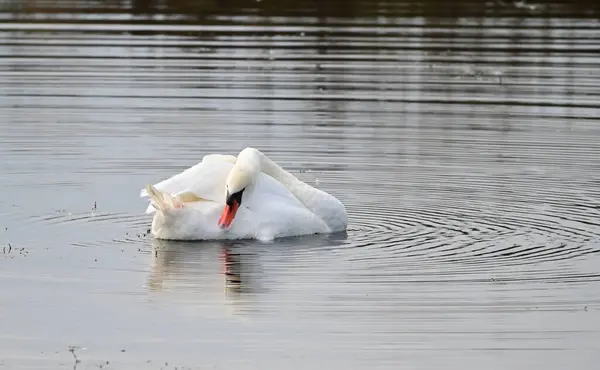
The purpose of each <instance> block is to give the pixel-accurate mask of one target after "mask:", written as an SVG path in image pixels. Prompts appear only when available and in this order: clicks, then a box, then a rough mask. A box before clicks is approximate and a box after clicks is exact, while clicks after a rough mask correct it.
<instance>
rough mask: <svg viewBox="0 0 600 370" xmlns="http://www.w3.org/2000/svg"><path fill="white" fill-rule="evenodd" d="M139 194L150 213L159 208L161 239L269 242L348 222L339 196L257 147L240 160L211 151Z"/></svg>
mask: <svg viewBox="0 0 600 370" xmlns="http://www.w3.org/2000/svg"><path fill="white" fill-rule="evenodd" d="M242 194H243V195H242ZM141 196H142V197H145V196H149V197H150V205H149V206H148V209H147V210H146V213H154V212H156V214H155V215H154V219H153V220H152V228H151V231H152V235H153V236H154V237H156V238H158V239H178V240H209V239H210V240H214V239H260V240H271V239H274V238H278V237H285V236H299V235H309V234H319V233H332V232H338V231H344V230H345V229H346V226H347V224H348V216H347V213H346V209H345V208H344V205H343V204H342V203H341V202H340V201H339V200H338V199H336V198H335V197H333V196H332V195H330V194H327V193H326V192H324V191H322V190H319V189H316V188H314V187H312V186H310V185H308V184H306V183H304V182H302V181H300V180H299V179H297V178H296V177H295V176H294V175H292V174H290V173H289V172H287V171H285V170H283V169H282V168H281V167H279V166H278V165H277V164H275V163H274V162H273V161H272V160H271V159H269V158H268V157H267V156H265V155H264V154H263V153H261V152H260V151H258V150H256V149H254V148H246V149H244V150H243V151H241V152H240V153H239V154H238V156H237V158H236V157H234V156H230V155H220V154H211V155H207V156H205V157H204V158H203V159H202V161H201V162H200V163H198V164H197V165H195V166H193V167H191V168H189V169H187V170H185V171H183V172H181V173H179V174H177V175H175V176H173V177H171V178H169V179H166V180H164V181H162V182H160V183H158V184H156V185H153V186H150V185H149V186H148V187H147V188H146V189H144V190H142V192H141ZM238 198H239V199H238ZM226 200H227V204H226ZM231 201H233V203H231ZM238 202H239V203H238ZM234 203H235V209H231V208H233V206H232V207H229V205H230V204H234ZM220 218H221V219H220ZM225 219H227V220H226V222H224V221H223V220H225ZM223 223H225V224H226V226H227V227H228V229H223V227H224V226H223ZM229 223H230V224H229Z"/></svg>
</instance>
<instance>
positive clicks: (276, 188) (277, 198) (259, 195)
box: [246, 172, 306, 209]
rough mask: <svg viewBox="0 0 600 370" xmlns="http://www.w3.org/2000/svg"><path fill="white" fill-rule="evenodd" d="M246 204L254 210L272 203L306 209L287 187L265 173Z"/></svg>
mask: <svg viewBox="0 0 600 370" xmlns="http://www.w3.org/2000/svg"><path fill="white" fill-rule="evenodd" d="M246 203H251V204H252V207H253V208H254V209H260V208H262V205H266V204H270V203H277V204H285V205H287V206H291V207H299V208H306V207H305V206H304V204H302V202H300V200H298V198H296V196H295V195H294V194H293V193H292V192H291V191H290V190H289V189H288V188H287V187H286V186H285V185H283V184H282V183H281V182H279V181H277V180H276V179H274V178H273V177H271V176H269V175H267V174H265V173H263V172H261V173H260V174H259V176H258V179H257V181H256V188H255V190H254V192H253V193H252V196H251V198H250V199H247V200H246Z"/></svg>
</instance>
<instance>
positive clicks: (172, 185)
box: [140, 154, 237, 213]
mask: <svg viewBox="0 0 600 370" xmlns="http://www.w3.org/2000/svg"><path fill="white" fill-rule="evenodd" d="M236 160H237V158H236V157H235V156H232V155H222V154H209V155H206V156H204V157H203V158H202V161H201V162H200V163H198V164H196V165H194V166H192V167H190V168H188V169H186V170H184V171H183V172H180V173H178V174H176V175H174V176H172V177H170V178H168V179H166V180H163V181H161V182H159V183H157V184H154V187H155V188H156V189H158V190H160V191H164V192H167V193H169V194H171V195H173V196H176V195H178V194H181V193H187V192H191V193H193V194H195V195H196V196H198V197H200V198H204V199H207V200H212V201H219V200H221V199H222V198H223V189H224V186H225V181H226V179H227V175H228V174H229V171H230V170H231V168H232V167H233V165H234V164H235V161H236ZM147 196H148V193H147V191H146V189H142V190H141V191H140V197H147ZM153 212H154V208H153V207H152V205H149V206H148V208H147V209H146V213H153Z"/></svg>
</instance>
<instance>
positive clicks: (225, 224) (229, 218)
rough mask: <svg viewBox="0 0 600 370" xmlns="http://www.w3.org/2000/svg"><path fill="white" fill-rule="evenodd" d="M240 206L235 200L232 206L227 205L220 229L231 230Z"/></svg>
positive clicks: (222, 215)
mask: <svg viewBox="0 0 600 370" xmlns="http://www.w3.org/2000/svg"><path fill="white" fill-rule="evenodd" d="M239 206H240V204H239V203H238V202H237V201H236V200H234V201H233V202H231V205H229V204H226V205H225V209H223V213H222V214H221V218H220V219H219V227H220V228H221V229H229V226H231V223H232V222H233V219H234V218H235V214H236V213H237V210H238V208H239Z"/></svg>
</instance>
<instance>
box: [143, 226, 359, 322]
mask: <svg viewBox="0 0 600 370" xmlns="http://www.w3.org/2000/svg"><path fill="white" fill-rule="evenodd" d="M347 237H348V236H347V233H346V232H342V233H336V234H331V235H315V236H304V237H296V238H286V239H281V240H277V241H275V242H272V243H262V242H258V241H234V242H231V241H224V242H221V241H215V242H181V241H166V240H157V239H152V241H151V243H152V251H151V264H150V273H149V275H148V282H147V286H148V289H149V290H150V291H151V292H153V293H157V294H170V295H173V294H174V295H176V296H178V297H183V299H185V300H187V301H205V300H206V299H207V297H217V296H218V294H216V292H217V291H219V290H220V291H221V292H222V293H223V295H222V298H223V299H224V301H225V303H226V304H227V305H228V306H236V307H237V309H238V310H241V308H242V307H245V310H249V309H250V307H251V306H254V307H253V310H255V311H256V310H260V307H258V306H257V305H256V302H255V304H254V305H252V302H253V301H257V300H260V297H259V296H260V295H264V294H268V293H269V292H270V290H271V289H272V288H277V289H279V288H281V286H278V284H279V283H281V282H278V281H277V278H276V277H275V276H276V274H277V271H270V270H280V269H282V268H283V269H285V267H286V266H288V265H290V264H297V263H299V261H300V260H304V261H305V262H306V264H310V263H311V261H312V260H313V259H319V258H320V256H321V257H322V254H323V253H326V254H328V253H335V251H336V250H339V248H343V246H344V245H345V244H346V243H347ZM297 284H300V285H302V284H303V283H302V282H301V281H298V282H297ZM194 297H195V298H194ZM267 309H268V307H267ZM242 311H243V310H242ZM240 312H241V311H240Z"/></svg>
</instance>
